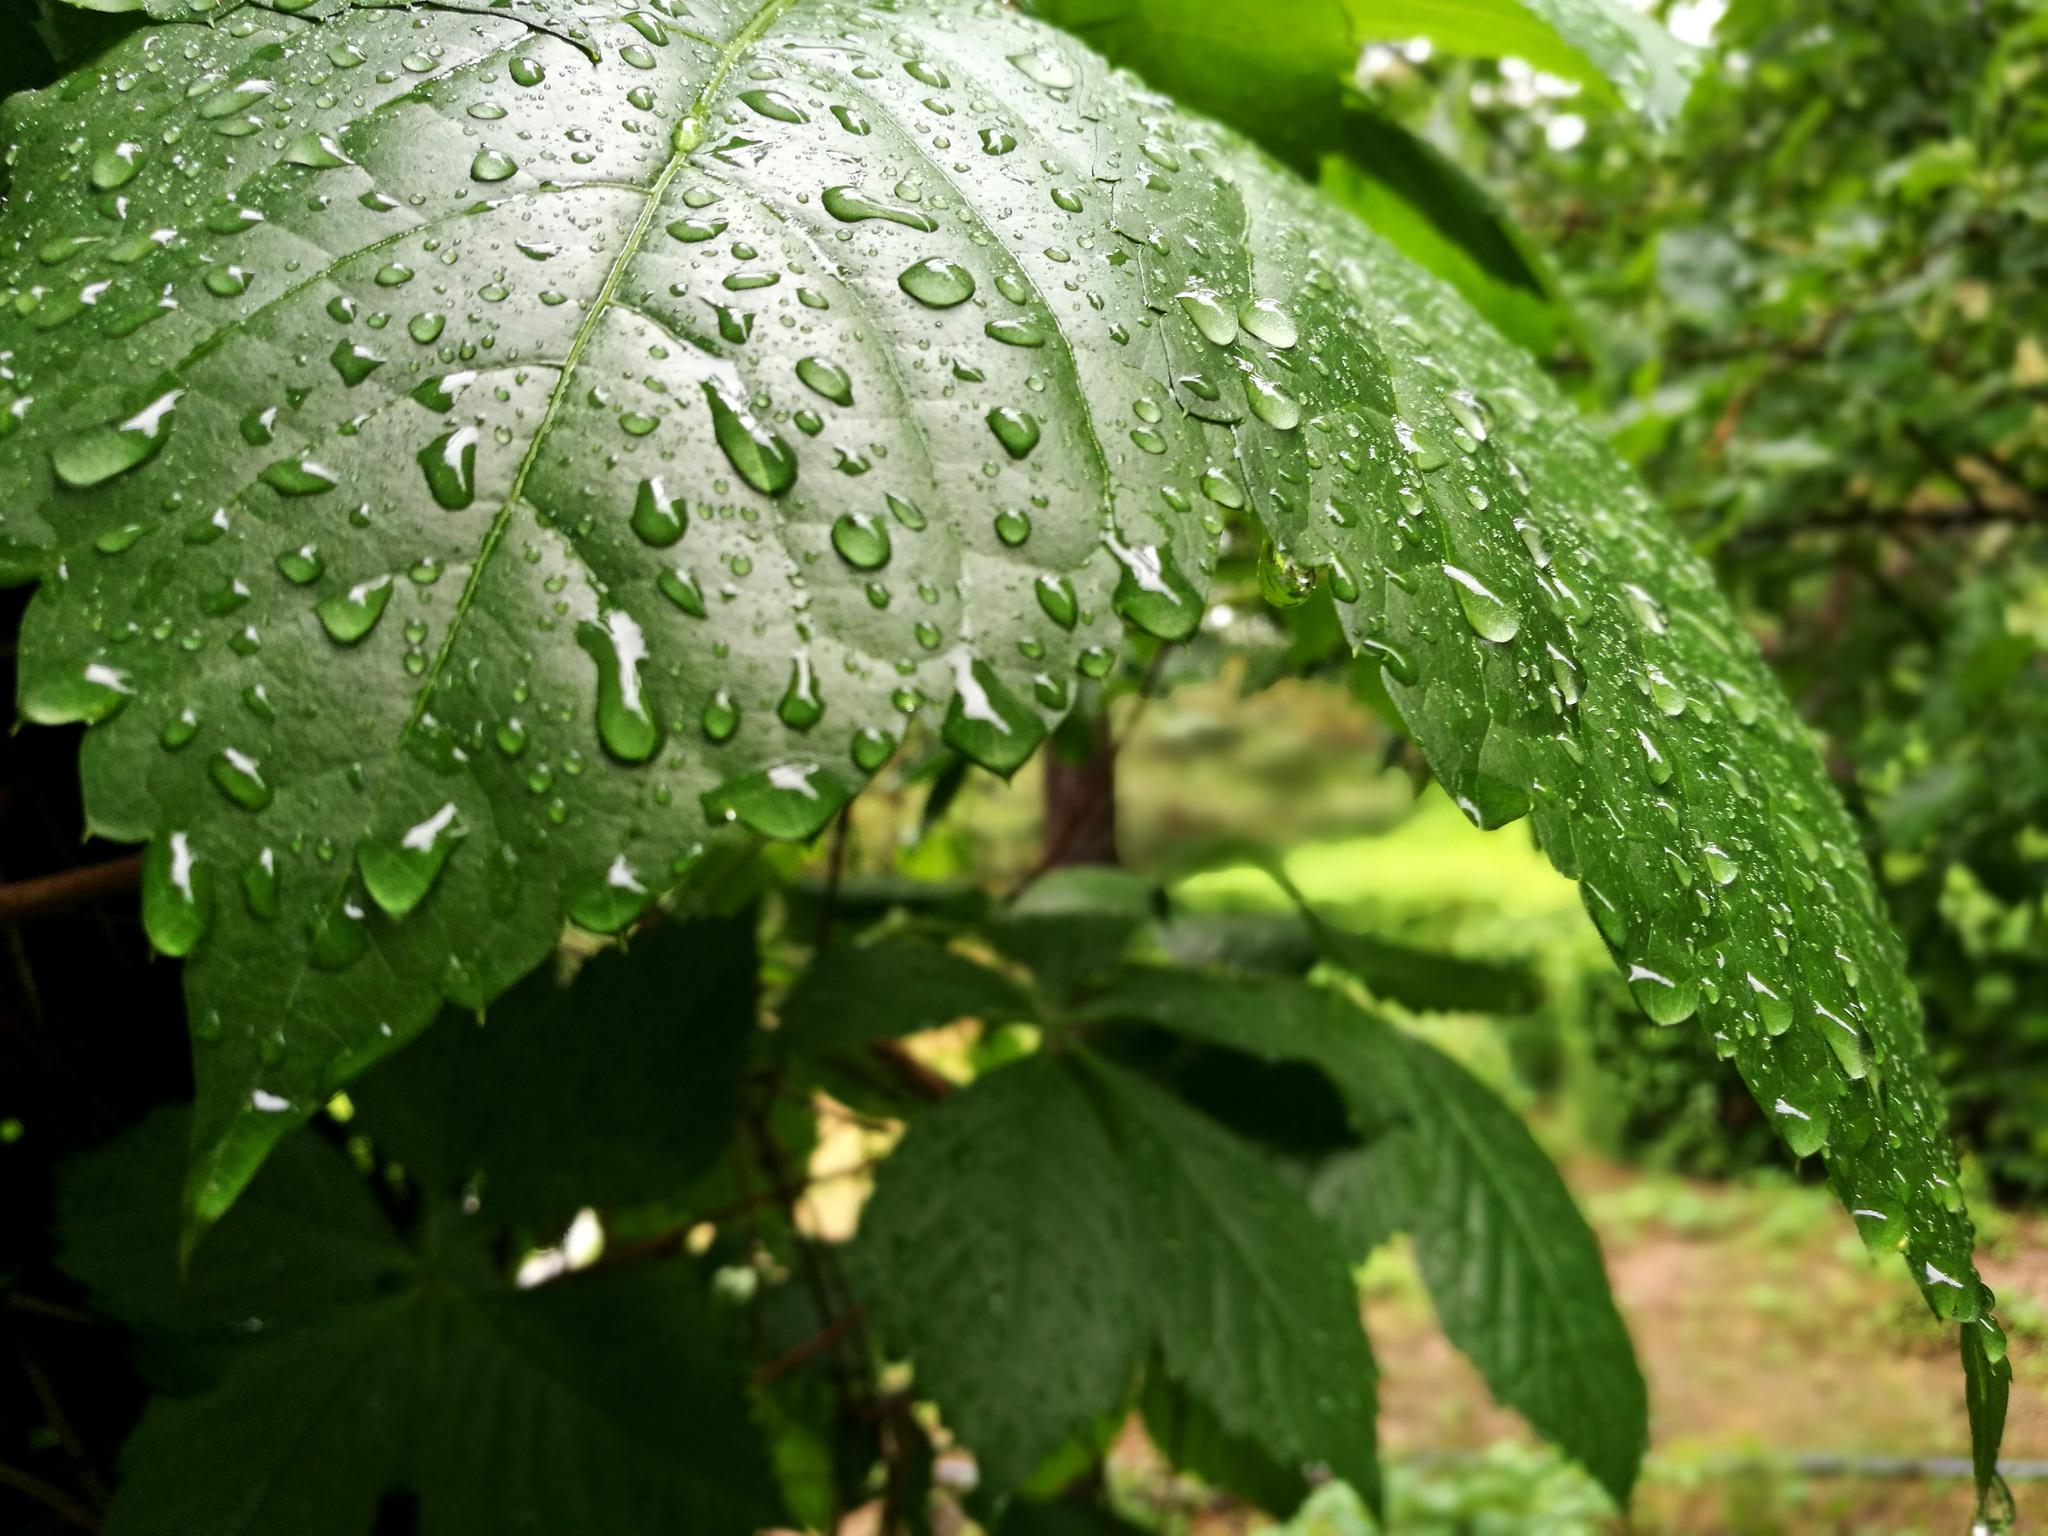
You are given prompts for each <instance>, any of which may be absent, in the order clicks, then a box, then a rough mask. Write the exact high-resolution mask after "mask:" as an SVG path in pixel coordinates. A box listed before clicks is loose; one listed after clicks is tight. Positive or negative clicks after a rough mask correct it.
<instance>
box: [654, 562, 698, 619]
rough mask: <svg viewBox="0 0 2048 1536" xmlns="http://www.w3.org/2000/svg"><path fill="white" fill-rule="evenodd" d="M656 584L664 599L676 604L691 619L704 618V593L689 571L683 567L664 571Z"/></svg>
mask: <svg viewBox="0 0 2048 1536" xmlns="http://www.w3.org/2000/svg"><path fill="white" fill-rule="evenodd" d="M654 584H655V586H656V587H658V588H660V590H661V595H662V596H663V597H665V598H667V599H668V600H669V601H670V602H672V603H674V604H675V605H676V606H677V607H678V608H680V609H682V610H683V612H685V613H687V614H688V615H689V616H690V617H691V618H693V619H701V618H703V617H704V615H705V612H706V610H705V607H704V593H703V591H702V589H700V588H699V587H698V585H697V578H696V577H695V576H694V575H693V574H691V573H690V572H689V571H686V570H684V569H683V568H682V567H681V566H676V567H674V568H673V569H670V570H666V571H663V572H662V573H661V574H660V575H659V576H657V577H655V578H654Z"/></svg>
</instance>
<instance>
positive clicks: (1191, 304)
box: [1174, 283, 1237, 347]
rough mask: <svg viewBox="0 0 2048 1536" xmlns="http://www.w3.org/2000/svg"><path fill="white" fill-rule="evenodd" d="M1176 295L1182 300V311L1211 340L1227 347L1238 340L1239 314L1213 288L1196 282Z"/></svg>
mask: <svg viewBox="0 0 2048 1536" xmlns="http://www.w3.org/2000/svg"><path fill="white" fill-rule="evenodd" d="M1174 297H1175V298H1176V299H1177V300H1179V301H1180V307H1181V313H1183V314H1184V315H1186V316H1187V317H1188V319H1189V320H1191V321H1192V322H1193V323H1194V327H1195V329H1196V330H1198V331H1200V332H1201V333H1202V335H1203V336H1204V337H1206V338H1207V339H1208V340H1209V341H1211V342H1213V343H1215V345H1217V346H1219V347H1227V346H1229V345H1230V344H1231V343H1232V342H1234V341H1236V340H1237V315H1236V314H1235V313H1234V312H1233V311H1232V310H1231V309H1230V308H1229V307H1228V306H1227V305H1226V304H1224V302H1223V300H1222V299H1220V298H1218V297H1217V295H1216V291H1215V290H1214V289H1213V288H1209V287H1207V286H1205V285H1203V284H1200V283H1194V284H1190V285H1189V286H1188V287H1186V288H1183V289H1182V290H1181V291H1180V292H1179V293H1177V294H1175V295H1174Z"/></svg>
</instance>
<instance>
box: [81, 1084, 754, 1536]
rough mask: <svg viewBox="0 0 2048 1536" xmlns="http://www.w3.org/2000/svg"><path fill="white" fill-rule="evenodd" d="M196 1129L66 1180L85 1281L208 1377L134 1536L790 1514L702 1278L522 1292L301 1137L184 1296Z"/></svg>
mask: <svg viewBox="0 0 2048 1536" xmlns="http://www.w3.org/2000/svg"><path fill="white" fill-rule="evenodd" d="M176 1118H177V1117H176V1116H175V1115H166V1116H160V1117H158V1118H157V1119H155V1120H152V1121H150V1122H147V1123H145V1125H144V1126H143V1127H141V1128H140V1129H139V1130H138V1131H137V1132H136V1133H134V1134H132V1135H131V1136H129V1137H127V1138H125V1139H124V1140H123V1141H121V1142H119V1143H116V1144H115V1145H114V1146H113V1147H111V1148H109V1149H107V1150H106V1151H105V1152H102V1153H99V1154H96V1155H95V1156H94V1157H93V1158H91V1159H89V1160H88V1161H87V1162H85V1163H84V1164H83V1165H82V1166H81V1167H80V1168H79V1169H78V1170H77V1171H76V1173H75V1174H74V1175H73V1177H72V1178H71V1179H70V1180H69V1181H68V1183H67V1186H66V1190H65V1200H64V1230H65V1233H66V1239H67V1241H66V1248H65V1254H64V1262H65V1265H66V1267H67V1268H69V1269H70V1270H71V1271H72V1272H73V1273H74V1274H76V1275H77V1276H78V1277H79V1278H80V1279H82V1280H84V1281H86V1282H87V1284H88V1285H90V1286H91V1288H92V1291H93V1298H94V1301H95V1304H96V1305H98V1306H99V1307H101V1308H102V1309H104V1310H106V1311H108V1312H109V1313H111V1314H112V1315H114V1316H117V1317H119V1318H121V1319H122V1320H124V1321H126V1322H128V1323H129V1324H130V1325H131V1326H132V1327H134V1328H135V1329H136V1330H137V1331H138V1333H139V1335H140V1338H141V1342H142V1344H143V1346H144V1348H145V1351H148V1352H152V1353H154V1354H158V1355H162V1354H166V1353H167V1352H168V1354H169V1355H170V1357H171V1358H173V1359H174V1360H175V1361H176V1362H177V1363H180V1364H182V1365H184V1366H186V1367H187V1369H185V1370H181V1371H178V1372H175V1373H173V1375H172V1377H171V1379H169V1380H168V1382H167V1386H168V1390H167V1391H166V1392H165V1393H163V1394H161V1395H159V1396H157V1397H156V1398H154V1399H152V1400H151V1403H150V1406H149V1408H148V1410H147V1412H145V1414H144V1416H143V1419H142V1423H141V1425H140V1426H139V1427H138V1428H137V1430H136V1432H135V1434H134V1436H133V1437H132V1438H131V1440H130V1441H129V1443H128V1445H127V1446H126V1448H125V1449H124V1451H123V1454H122V1460H121V1485H120V1489H119V1491H118V1493H117V1495H116V1497H115V1499H114V1501H113V1504H112V1506H111V1508H110V1509H109V1511H108V1516H107V1529H108V1530H109V1531H110V1532H112V1533H114V1536H157V1533H162V1536H192V1533H193V1532H199V1531H204V1532H209V1533H212V1536H328V1533H331V1536H361V1533H362V1532H363V1531H365V1530H367V1529H369V1528H370V1526H371V1523H372V1519H371V1516H372V1513H373V1511H374V1510H375V1509H376V1507H377V1503H378V1501H379V1499H380V1497H381V1496H382V1495H384V1494H386V1493H391V1492H396V1491H398V1490H401V1489H402V1490H407V1491H410V1492H411V1493H412V1494H414V1495H415V1496H416V1497H417V1499H418V1501H419V1509H420V1522H421V1523H420V1530H421V1531H422V1532H423V1533H424V1536H460V1533H464V1532H470V1531H477V1532H505V1531H527V1530H531V1531H556V1532H559V1531H581V1530H606V1531H626V1530H630V1531H636V1532H639V1531H645V1532H649V1533H655V1532H697V1531H703V1530H735V1531H737V1530H752V1529H755V1528H757V1527H758V1526H761V1525H763V1524H773V1523H774V1522H775V1519H776V1517H777V1515H778V1514H779V1510H778V1509H777V1507H776V1503H775V1500H774V1496H773V1494H772V1491H771V1485H770V1483H769V1478H768V1467H767V1461H766V1457H765V1454H764V1453H763V1451H762V1448H761V1446H760V1445H759V1443H758V1441H757V1440H756V1438H755V1437H754V1435H753V1433H752V1430H751V1426H750V1424H749V1421H748V1417H747V1413H746V1407H745V1401H744V1399H743V1397H742V1396H741V1392H740V1386H739V1373H738V1366H737V1360H736V1357H735V1356H734V1355H733V1353H732V1352H731V1351H730V1349H729V1348H728V1342H729V1341H728V1340H727V1338H726V1334H725V1329H724V1328H723V1327H722V1326H721V1320H720V1319H719V1318H718V1317H717V1316H716V1314H715V1312H714V1310H713V1308H712V1306H711V1303H710V1301H709V1297H708V1294H707V1291H706V1281H705V1279H704V1277H703V1275H702V1274H701V1273H700V1272H698V1271H696V1270H695V1269H693V1268H692V1267H691V1266H687V1265H667V1266H661V1267H649V1266H642V1267H639V1268H635V1269H620V1270H615V1271H610V1272H605V1273H599V1274H591V1275H580V1276H575V1277H573V1278H571V1279H568V1280H566V1281H563V1282H560V1283H557V1284H553V1285H547V1286H543V1287H540V1288H539V1289H536V1290H530V1291H518V1290H514V1289H512V1288H511V1287H509V1286H508V1285H506V1284H505V1283H504V1282H503V1281H502V1279H501V1278H499V1276H498V1274H497V1273H496V1269H495V1266H493V1265H491V1264H490V1263H489V1262H487V1259H486V1256H485V1254H484V1252H483V1251H482V1250H483V1248H484V1246H485V1240H486V1234H485V1233H482V1232H479V1233H470V1232H468V1231H466V1230H465V1228H464V1223H465V1222H473V1221H475V1220H477V1218H474V1217H458V1216H456V1215H455V1214H454V1212H455V1209H456V1208H455V1206H454V1205H453V1203H452V1202H436V1203H435V1204H434V1207H433V1210H432V1212H431V1213H430V1215H429V1217H428V1219H427V1221H426V1223H425V1224H424V1230H423V1232H422V1234H421V1236H420V1239H419V1242H418V1245H417V1247H416V1249H414V1250H412V1251H408V1250H406V1249H405V1248H404V1247H402V1246H401V1245H400V1244H399V1243H398V1241H397V1239H396V1237H395V1236H394V1234H393V1233H392V1232H391V1230H390V1228H389V1227H388V1226H387V1225H384V1224H382V1223H381V1222H380V1221H377V1220H376V1219H375V1218H374V1213H370V1212H367V1211H365V1210H363V1209H360V1207H363V1206H366V1205H367V1201H365V1200H364V1199H363V1184H362V1180H361V1177H360V1175H358V1174H357V1173H356V1172H355V1171H354V1170H353V1169H352V1168H351V1167H350V1165H349V1163H348V1161H347V1159H346V1158H344V1157H343V1156H342V1155H341V1153H340V1152H339V1151H338V1150H337V1149H335V1148H333V1147H331V1146H327V1145H324V1144H323V1143H322V1142H321V1141H320V1140H319V1139H317V1138H316V1137H314V1136H313V1135H312V1134H311V1133H304V1134H301V1135H299V1136H296V1137H293V1138H292V1139H291V1140H290V1141H289V1142H288V1143H286V1145H285V1146H284V1147H283V1148H281V1149H280V1152H279V1155H278V1156H277V1157H276V1158H274V1159H273V1160H272V1162H271V1164H270V1165H269V1166H268V1167H266V1168H265V1169H264V1171H263V1174H262V1176H261V1177H260V1178H259V1179H258V1180H257V1181H256V1182H255V1184H254V1186H253V1187H252V1189H251V1191H250V1195H249V1198H248V1199H247V1200H246V1201H244V1202H242V1204H241V1205H240V1206H238V1207H237V1208H236V1209H235V1210H234V1211H233V1212H232V1213H230V1215H229V1217H228V1218H227V1219H226V1220H225V1221H224V1222H223V1223H222V1225H221V1229H220V1232H219V1234H218V1236H217V1237H216V1239H215V1241H214V1242H213V1243H209V1244H208V1245H207V1246H206V1247H204V1248H202V1249H201V1250H200V1252H199V1253H198V1254H197V1255H195V1257H194V1261H193V1266H194V1267H193V1272H192V1274H191V1276H190V1277H189V1279H187V1280H183V1281H181V1280H180V1279H179V1277H178V1274H177V1269H176V1261H177V1222H176V1215H177V1210H178V1184H179V1176H180V1172H181V1165H182V1155H181V1154H182V1148H183V1138H182V1136H166V1135H165V1134H164V1131H165V1129H166V1128H169V1129H172V1130H177V1129H179V1127H177V1126H176V1124H175V1121H176ZM337 1211H348V1212H350V1213H351V1214H350V1216H349V1218H348V1220H347V1221H346V1223H344V1222H342V1221H339V1220H337V1218H336V1215H335V1213H336V1212H337ZM231 1313H232V1316H230V1314H231ZM195 1345H196V1346H199V1348H198V1349H197V1350H196V1351H195V1349H194V1346H195ZM194 1366H196V1367H197V1370H196V1371H195V1370H193V1369H191V1367H194ZM195 1469H196V1470H195Z"/></svg>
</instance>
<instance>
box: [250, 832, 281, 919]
mask: <svg viewBox="0 0 2048 1536" xmlns="http://www.w3.org/2000/svg"><path fill="white" fill-rule="evenodd" d="M242 903H243V905H244V906H246V907H248V909H249V915H250V916H251V917H253V918H256V919H257V920H258V921H260V922H265V923H269V922H275V921H276V920H277V915H278V913H279V912H280V911H282V910H283V905H282V903H281V902H280V900H279V897H278V882H277V854H276V853H275V852H274V851H273V850H271V849H269V848H265V849H263V850H262V851H261V852H260V853H258V854H257V855H256V857H255V858H253V859H251V860H250V861H249V862H248V864H246V865H245V866H243V869H242Z"/></svg>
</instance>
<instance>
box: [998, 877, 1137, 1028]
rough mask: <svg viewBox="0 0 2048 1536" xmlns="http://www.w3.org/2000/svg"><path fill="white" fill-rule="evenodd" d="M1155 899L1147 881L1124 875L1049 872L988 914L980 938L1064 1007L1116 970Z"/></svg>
mask: <svg viewBox="0 0 2048 1536" xmlns="http://www.w3.org/2000/svg"><path fill="white" fill-rule="evenodd" d="M1158 897H1159V893H1158V888H1157V887H1155V886H1154V885H1153V884H1152V883H1151V882H1150V881H1147V880H1144V879H1141V878H1139V877H1138V876H1137V875H1133V874H1131V873H1129V872H1128V871H1125V870H1121V869H1112V868H1108V867H1106V866H1098V865H1075V866H1071V867H1068V868H1064V869H1054V870H1051V871H1048V872H1047V873H1046V874H1044V875H1042V876H1040V877H1039V878H1038V879H1037V880H1035V881H1033V882H1032V883H1031V885H1030V886H1028V887H1027V888H1026V889H1025V890H1024V891H1023V893H1022V894H1021V895H1019V896H1018V898H1017V899H1016V900H1015V901H1013V902H1011V903H1010V904H1009V905H1008V906H1006V907H1003V908H1001V909H999V910H998V911H997V912H996V913H995V914H993V915H992V916H991V917H990V919H989V921H988V924H987V927H986V933H987V935H988V939H989V942H990V943H992V944H994V945H995V946H996V947H997V948H998V949H1000V950H1002V951H1003V953H1005V954H1007V955H1009V956H1011V957H1012V958H1014V959H1016V960H1019V961H1021V962H1022V963H1023V964H1024V965H1025V966H1026V967H1027V968H1028V969H1029V970H1030V971H1031V973H1032V975H1033V976H1035V977H1036V978H1037V980H1038V984H1039V985H1040V986H1041V987H1042V988H1043V989H1044V990H1045V991H1046V992H1047V993H1048V994H1049V995H1050V996H1052V997H1053V998H1055V999H1059V1000H1065V999H1067V998H1070V997H1072V996H1073V995H1074V994H1075V993H1076V992H1079V991H1080V990H1081V989H1082V988H1083V987H1085V986H1087V985H1088V984H1089V983H1090V982H1093V981H1096V980H1099V979H1100V978H1101V977H1102V976H1104V975H1105V974H1107V973H1108V972H1110V971H1112V970H1114V969H1115V968H1116V966H1117V963H1118V962H1119V961H1120V960H1121V959H1122V958H1123V954H1124V950H1125V949H1126V947H1127V946H1128V945H1129V943H1130V941H1131V938H1132V936H1133V935H1134V934H1135V933H1137V931H1138V930H1139V929H1140V928H1141V927H1143V926H1144V925H1145V924H1146V923H1147V922H1149V921H1151V919H1152V915H1153V908H1154V906H1155V904H1156V903H1157V901H1158Z"/></svg>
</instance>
